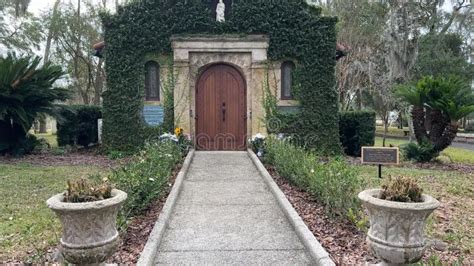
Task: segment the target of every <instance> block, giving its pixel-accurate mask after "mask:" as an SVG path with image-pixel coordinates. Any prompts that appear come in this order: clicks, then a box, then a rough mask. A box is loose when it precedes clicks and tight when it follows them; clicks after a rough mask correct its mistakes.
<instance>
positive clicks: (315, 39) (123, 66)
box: [102, 0, 341, 154]
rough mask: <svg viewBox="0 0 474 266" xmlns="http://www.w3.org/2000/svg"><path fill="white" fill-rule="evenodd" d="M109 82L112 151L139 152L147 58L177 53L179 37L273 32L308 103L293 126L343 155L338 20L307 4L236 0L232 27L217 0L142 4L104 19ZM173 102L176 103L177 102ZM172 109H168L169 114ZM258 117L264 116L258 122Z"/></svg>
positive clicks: (107, 139)
mask: <svg viewBox="0 0 474 266" xmlns="http://www.w3.org/2000/svg"><path fill="white" fill-rule="evenodd" d="M102 21H103V24H104V28H105V42H106V43H107V49H106V51H105V56H106V60H107V64H106V71H107V85H108V90H107V91H106V92H105V93H104V94H103V97H104V129H103V130H104V131H103V138H104V146H105V147H106V148H107V149H109V150H136V149H137V148H138V147H140V146H141V145H142V144H143V140H144V139H145V138H144V137H143V135H144V134H145V131H146V130H145V128H146V127H147V125H145V122H144V121H143V119H142V117H141V112H142V108H143V99H144V85H143V84H144V71H143V64H144V62H143V60H144V57H145V55H146V54H147V53H150V52H153V53H160V54H165V55H170V56H171V52H172V49H171V43H170V37H171V36H172V35H174V34H181V35H183V34H239V35H246V34H267V35H268V36H269V37H270V46H269V49H268V56H269V59H270V60H285V59H292V60H295V62H297V71H295V72H294V82H295V98H296V99H297V100H299V101H300V103H301V112H300V113H299V114H298V118H299V119H298V121H296V122H297V124H296V125H294V126H292V128H294V129H297V134H298V135H299V137H301V138H305V139H306V140H307V142H308V143H306V145H307V146H308V147H309V148H314V149H317V150H319V151H321V153H326V154H334V153H340V152H341V147H340V143H339V140H338V139H337V138H335V137H334V136H337V133H338V104H337V103H338V98H337V97H338V96H337V92H336V90H335V75H334V68H335V65H336V60H335V51H336V28H335V25H336V22H337V19H336V18H334V17H324V16H322V15H321V9H320V8H316V7H312V6H310V5H308V4H307V3H306V2H305V1H302V0H274V1H268V0H234V1H233V4H232V12H231V14H230V16H229V17H227V18H226V22H225V23H218V22H216V21H215V17H213V16H212V11H211V9H210V0H188V1H176V0H155V1H135V2H133V3H131V4H129V5H128V6H126V7H123V8H119V9H118V11H117V13H116V14H115V15H111V14H104V15H103V19H102ZM170 100H171V99H170ZM171 111H172V110H168V111H167V112H165V119H166V117H170V116H171V115H172V112H171ZM255 119H258V118H255Z"/></svg>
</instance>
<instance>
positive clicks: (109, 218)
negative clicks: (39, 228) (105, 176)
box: [47, 178, 127, 264]
mask: <svg viewBox="0 0 474 266" xmlns="http://www.w3.org/2000/svg"><path fill="white" fill-rule="evenodd" d="M126 198H127V194H126V193H125V192H123V191H121V190H117V189H113V188H112V186H111V185H110V184H109V183H108V182H107V181H104V182H102V183H93V182H91V181H89V180H87V179H83V178H82V179H78V180H74V181H68V187H67V191H66V192H64V193H60V194H57V195H55V196H53V197H51V198H49V199H48V200H47V204H48V207H49V208H50V209H51V210H53V211H54V212H55V213H56V214H57V215H58V217H59V219H60V220H61V223H62V227H63V234H62V236H61V240H60V243H61V253H62V255H63V257H64V259H65V260H66V261H67V262H69V263H73V264H93V263H101V262H104V261H105V260H106V259H107V258H108V257H109V256H110V255H112V254H113V252H114V251H115V250H116V248H117V246H118V244H119V235H118V232H117V228H116V219H117V213H118V211H119V208H120V206H121V205H122V204H123V203H124V201H125V200H126Z"/></svg>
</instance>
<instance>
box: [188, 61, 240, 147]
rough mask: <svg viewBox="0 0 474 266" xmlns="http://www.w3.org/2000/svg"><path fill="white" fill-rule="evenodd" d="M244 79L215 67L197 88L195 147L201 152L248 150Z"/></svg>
mask: <svg viewBox="0 0 474 266" xmlns="http://www.w3.org/2000/svg"><path fill="white" fill-rule="evenodd" d="M246 105H247V100H246V87H245V80H244V78H243V77H242V75H241V74H240V73H239V71H237V70H236V69H235V68H233V67H231V66H229V65H224V64H218V65H212V66H211V67H209V68H208V69H206V70H205V71H204V72H203V73H202V74H201V76H200V77H199V79H198V81H197V86H196V117H195V119H196V146H197V149H199V150H245V149H246V147H247V145H246V144H247V142H246V134H247V115H246V114H247V106H246Z"/></svg>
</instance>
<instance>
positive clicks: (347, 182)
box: [308, 157, 363, 216]
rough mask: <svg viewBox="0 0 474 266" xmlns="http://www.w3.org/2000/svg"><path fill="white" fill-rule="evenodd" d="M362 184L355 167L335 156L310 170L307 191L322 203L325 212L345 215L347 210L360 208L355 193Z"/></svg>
mask: <svg viewBox="0 0 474 266" xmlns="http://www.w3.org/2000/svg"><path fill="white" fill-rule="evenodd" d="M362 184H363V181H362V179H361V178H359V176H358V172H357V171H356V169H355V168H353V167H351V166H350V165H348V163H346V162H345V161H344V159H342V158H337V157H336V158H331V159H330V160H329V161H328V162H327V163H319V164H318V165H316V166H315V168H314V170H313V171H311V172H310V175H309V187H308V191H309V192H310V193H311V194H312V195H313V196H314V197H315V198H316V199H317V200H318V201H319V202H321V203H322V204H324V206H325V207H326V212H327V213H329V214H332V215H334V214H335V215H340V216H346V215H348V213H349V210H352V211H354V210H358V209H359V208H360V204H359V200H358V199H357V193H358V192H359V191H360V189H361V188H362Z"/></svg>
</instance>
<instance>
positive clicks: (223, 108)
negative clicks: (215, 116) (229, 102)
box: [222, 103, 226, 122]
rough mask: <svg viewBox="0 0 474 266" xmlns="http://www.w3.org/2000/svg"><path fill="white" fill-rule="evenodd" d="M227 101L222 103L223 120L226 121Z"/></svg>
mask: <svg viewBox="0 0 474 266" xmlns="http://www.w3.org/2000/svg"><path fill="white" fill-rule="evenodd" d="M225 109H226V107H225V103H222V121H223V122H225Z"/></svg>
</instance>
